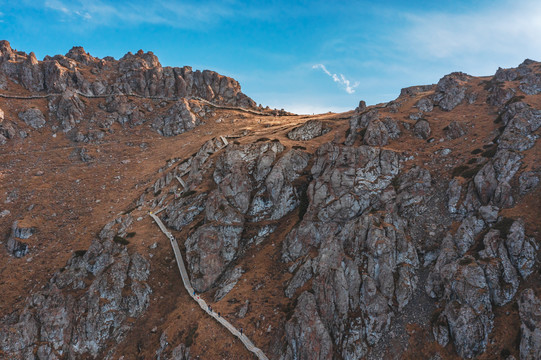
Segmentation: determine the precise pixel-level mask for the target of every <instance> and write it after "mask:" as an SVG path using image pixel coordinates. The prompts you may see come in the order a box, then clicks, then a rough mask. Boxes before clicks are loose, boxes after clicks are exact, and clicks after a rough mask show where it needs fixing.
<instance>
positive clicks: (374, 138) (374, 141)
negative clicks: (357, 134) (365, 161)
mask: <svg viewBox="0 0 541 360" xmlns="http://www.w3.org/2000/svg"><path fill="white" fill-rule="evenodd" d="M363 143H364V144H366V145H370V146H384V145H387V144H388V143H389V132H388V130H387V127H386V126H385V124H384V123H383V122H381V121H379V120H375V121H371V122H370V123H369V124H368V127H367V128H366V132H365V134H364V137H363Z"/></svg>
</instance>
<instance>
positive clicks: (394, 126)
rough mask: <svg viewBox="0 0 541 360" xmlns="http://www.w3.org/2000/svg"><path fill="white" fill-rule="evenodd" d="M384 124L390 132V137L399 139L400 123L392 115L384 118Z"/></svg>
mask: <svg viewBox="0 0 541 360" xmlns="http://www.w3.org/2000/svg"><path fill="white" fill-rule="evenodd" d="M383 124H385V127H386V128H387V133H388V134H389V138H390V139H393V140H394V139H398V138H399V137H400V129H399V128H398V123H397V122H396V120H394V119H393V118H391V117H388V116H386V117H385V119H383Z"/></svg>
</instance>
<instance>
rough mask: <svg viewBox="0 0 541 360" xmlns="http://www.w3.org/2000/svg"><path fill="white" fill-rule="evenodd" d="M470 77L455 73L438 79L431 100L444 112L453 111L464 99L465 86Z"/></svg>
mask: <svg viewBox="0 0 541 360" xmlns="http://www.w3.org/2000/svg"><path fill="white" fill-rule="evenodd" d="M470 78H471V77H470V76H469V75H467V74H464V73H461V72H455V73H452V74H449V75H446V76H444V77H443V78H441V79H440V81H439V82H438V84H437V86H436V90H435V92H434V96H433V100H434V102H435V103H437V104H438V106H439V107H440V108H441V109H442V110H444V111H451V110H453V109H454V108H455V107H456V106H457V105H458V104H460V103H461V102H462V100H464V98H465V97H466V90H467V86H466V85H465V84H466V82H467V81H468V79H470Z"/></svg>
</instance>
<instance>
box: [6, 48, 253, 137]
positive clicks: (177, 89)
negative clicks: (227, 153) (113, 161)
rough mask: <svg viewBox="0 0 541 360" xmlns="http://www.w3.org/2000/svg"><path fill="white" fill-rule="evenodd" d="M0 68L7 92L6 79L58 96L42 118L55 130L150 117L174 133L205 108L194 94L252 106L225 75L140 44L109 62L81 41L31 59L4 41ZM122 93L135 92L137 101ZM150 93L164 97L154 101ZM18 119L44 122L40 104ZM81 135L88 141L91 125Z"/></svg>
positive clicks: (159, 127) (154, 123)
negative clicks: (165, 62)
mask: <svg viewBox="0 0 541 360" xmlns="http://www.w3.org/2000/svg"><path fill="white" fill-rule="evenodd" d="M0 72H1V73H2V75H3V76H4V79H5V80H4V82H3V87H2V89H3V90H10V88H11V85H10V84H11V83H12V84H15V85H20V86H22V87H23V88H24V89H26V90H28V91H29V92H32V93H34V92H40V93H43V92H44V93H45V94H60V95H61V96H55V97H50V98H49V103H48V108H49V116H48V122H49V123H50V124H51V126H52V129H53V131H56V129H57V128H59V129H61V130H62V131H63V132H66V133H67V132H70V131H73V132H74V133H78V132H80V130H79V127H83V128H85V127H88V126H82V124H81V122H89V119H90V123H93V122H94V121H93V119H96V120H97V121H98V124H97V125H98V127H99V128H101V129H109V128H110V127H111V125H112V124H113V123H114V122H118V123H120V124H121V125H123V126H139V125H141V124H143V123H145V122H147V121H150V123H151V124H152V127H153V128H154V129H156V131H157V132H158V133H160V134H161V135H163V136H173V135H177V134H180V133H183V132H185V131H188V130H191V129H193V128H194V127H195V126H197V125H199V124H200V122H201V120H202V119H204V118H205V117H206V116H207V114H208V113H210V112H211V110H210V109H209V108H208V106H207V105H205V104H203V105H202V106H200V105H199V104H198V103H197V101H188V100H187V99H192V98H198V99H199V98H201V99H203V100H206V101H210V102H213V103H215V104H218V105H227V106H236V107H244V108H254V107H255V106H256V104H255V102H254V101H253V100H252V99H250V98H249V97H247V96H246V95H244V94H243V93H242V92H241V89H240V85H239V83H238V82H237V81H235V80H234V79H232V78H228V77H225V76H222V75H219V74H218V73H216V72H213V71H209V70H205V71H202V72H201V71H199V70H197V71H192V68H191V67H189V66H185V67H183V68H171V67H162V66H161V64H160V62H159V61H158V58H157V57H156V56H155V55H154V54H153V53H152V52H147V53H144V52H143V51H142V50H140V51H138V52H137V53H136V54H132V53H128V54H126V55H125V56H124V57H122V58H121V59H119V60H115V59H113V58H111V57H107V58H105V59H99V58H95V57H93V56H91V55H89V54H88V53H86V52H85V50H84V49H83V48H82V47H74V48H72V49H71V50H70V51H69V52H68V53H67V54H66V55H65V56H63V55H55V56H54V57H49V56H47V57H45V58H44V59H43V61H38V60H37V59H36V56H35V55H34V53H30V54H25V53H24V52H21V51H16V50H13V49H12V48H11V46H10V44H9V43H8V42H7V41H5V40H4V41H1V42H0ZM10 95H11V96H16V95H20V96H25V95H26V94H10ZM124 95H134V96H136V98H135V99H136V100H137V101H134V100H133V99H128V98H126V96H124ZM43 96H46V95H43ZM43 96H42V97H43ZM38 97H39V96H38ZM81 97H87V98H93V97H98V98H99V97H101V98H106V99H105V104H103V103H101V104H99V106H100V108H101V109H102V110H104V111H105V113H92V112H91V111H89V109H86V107H87V106H86V105H85V103H84V102H82V101H81ZM141 98H142V99H141ZM145 98H146V99H145ZM151 99H155V100H160V99H162V100H168V102H166V103H158V104H156V103H153V102H152V100H151ZM155 106H158V107H159V108H163V107H164V106H166V107H167V111H164V112H161V111H160V113H161V114H158V112H156V114H154V110H155V108H154V107H155ZM19 118H20V119H21V120H22V121H24V123H26V124H27V125H28V126H30V127H31V128H33V129H39V128H41V127H43V126H45V124H46V116H45V115H44V114H42V112H41V111H40V110H39V109H24V111H21V112H20V113H19ZM2 122H3V121H0V123H2ZM93 128H94V127H92V126H91V129H89V130H93ZM0 136H1V137H0V144H1V143H5V142H6V140H7V139H10V138H13V136H14V130H12V128H11V126H10V125H9V123H7V124H5V125H4V124H2V128H0ZM82 137H83V138H85V139H86V141H87V142H88V141H92V140H93V136H92V131H88V134H87V135H84V134H83V135H82Z"/></svg>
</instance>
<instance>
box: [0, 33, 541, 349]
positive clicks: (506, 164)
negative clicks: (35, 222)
mask: <svg viewBox="0 0 541 360" xmlns="http://www.w3.org/2000/svg"><path fill="white" fill-rule="evenodd" d="M0 59H1V60H0V74H2V75H0V80H1V81H0V86H1V87H2V89H3V90H6V89H7V90H8V91H10V89H13V88H17V89H25V90H26V91H27V92H28V94H32V93H36V92H40V93H41V94H44V95H46V94H51V93H61V95H60V96H56V95H55V96H54V97H48V98H45V99H43V98H42V99H41V100H40V101H41V103H39V106H36V107H34V106H32V104H28V106H26V104H25V107H21V106H20V105H19V104H18V103H17V104H15V105H13V104H9V106H6V105H4V104H0V105H1V107H2V109H3V110H6V112H5V114H4V112H2V111H1V110H0V144H3V145H4V146H7V147H9V143H10V140H12V139H17V138H18V137H19V138H24V137H25V136H32V131H35V132H36V133H40V134H41V133H43V132H46V131H48V129H49V128H50V129H51V130H52V131H53V132H54V133H55V134H56V132H57V131H63V132H65V133H66V136H67V138H68V139H69V141H71V144H72V145H73V144H74V145H73V146H72V148H70V149H69V150H70V151H71V155H70V156H69V157H70V159H71V161H73V162H77V163H79V164H80V163H81V162H83V163H85V166H96V168H98V167H99V164H96V163H97V161H95V160H96V159H99V153H98V152H97V150H96V151H95V152H94V149H92V147H91V145H92V144H88V145H86V143H93V142H100V141H102V140H103V139H104V137H105V136H114V135H112V134H114V132H115V131H116V129H118V128H119V127H121V128H122V129H124V130H130V128H132V127H139V126H141V125H143V124H145V126H144V127H143V128H148V129H150V130H149V132H150V131H153V132H157V133H159V134H160V135H162V136H175V135H178V134H181V133H185V132H189V131H192V130H194V129H195V128H196V127H200V128H201V127H204V126H206V127H204V128H203V129H204V131H201V132H198V131H197V130H196V132H197V135H194V137H193V138H189V139H190V141H186V142H185V143H182V144H181V143H175V144H176V146H177V147H182V149H180V150H179V149H178V148H176V149H170V148H168V147H167V146H163V147H161V148H159V151H160V152H159V153H158V154H159V156H154V157H152V158H151V159H152V160H149V161H155V159H157V158H159V159H166V158H168V157H169V159H170V160H168V161H167V163H166V165H165V166H163V167H162V168H160V169H159V170H158V171H157V172H156V173H152V174H145V176H148V177H147V178H144V180H143V177H141V180H140V181H139V182H138V183H137V185H135V189H136V190H133V191H135V192H136V194H135V195H134V202H133V207H132V208H130V209H129V210H128V209H125V210H126V211H125V215H123V216H122V217H121V218H119V219H118V220H115V221H113V222H111V223H109V224H108V225H107V226H106V227H105V228H104V229H103V231H102V232H101V233H100V234H99V236H98V238H97V239H95V240H94V241H93V242H92V245H91V246H90V248H89V249H88V250H87V251H78V252H76V253H75V254H74V255H73V256H72V257H71V258H70V260H69V261H68V263H67V265H66V266H65V267H64V268H63V269H62V270H60V271H58V272H56V273H55V275H54V276H53V277H52V279H51V281H50V282H49V283H48V284H47V285H46V286H45V287H44V288H43V289H41V290H39V291H37V292H35V293H33V294H31V296H29V297H28V299H27V302H26V306H25V307H24V309H22V310H21V311H17V312H14V313H13V314H11V315H8V316H6V317H5V318H4V319H3V321H2V326H0V350H1V352H0V355H1V356H3V355H6V356H11V357H13V358H27V357H29V356H34V357H37V358H38V359H54V358H55V357H56V358H62V357H68V358H77V357H92V358H98V357H99V358H107V357H108V356H113V355H114V354H115V353H114V352H115V350H114V348H115V347H116V346H121V345H122V344H124V345H125V346H126V348H127V347H128V345H126V344H129V346H131V347H132V348H134V347H136V348H137V353H138V354H139V353H141V351H143V350H142V348H143V345H141V343H137V344H132V343H130V339H126V334H128V333H129V332H130V331H133V330H130V329H131V327H132V326H133V324H142V325H141V327H142V328H143V327H145V326H147V327H148V326H149V323H150V322H151V321H156V319H154V318H152V317H151V316H149V317H148V318H146V320H145V321H148V322H142V320H141V318H142V317H143V316H142V315H143V314H144V313H145V311H146V309H147V307H148V306H149V304H150V303H151V299H150V293H151V289H150V286H149V276H150V271H151V270H152V271H159V274H160V276H161V278H159V281H157V284H156V285H154V284H152V285H153V288H152V291H155V292H156V294H157V295H159V296H156V298H154V297H153V299H152V302H155V303H156V304H158V305H157V306H156V308H157V309H158V308H159V309H158V310H156V311H157V313H158V312H160V311H163V312H161V313H160V314H159V316H158V315H156V317H160V320H159V324H158V325H159V326H160V331H159V332H158V330H157V329H154V327H153V326H151V327H150V328H149V329H146V328H144V329H143V330H141V333H144V334H145V336H146V334H148V333H149V332H150V333H152V334H154V333H155V334H156V337H155V339H154V342H155V343H153V344H152V346H150V348H151V356H155V357H157V358H169V357H171V358H178V359H183V358H189V357H190V356H194V357H197V356H202V354H205V351H207V350H208V349H207V344H208V343H204V344H205V345H203V346H202V347H200V348H197V344H195V345H194V341H195V340H194V339H195V338H196V336H195V332H196V331H197V327H196V326H192V325H188V324H186V323H184V318H183V317H189V316H192V315H189V313H190V312H192V313H195V311H193V309H188V310H185V309H181V310H178V309H179V308H182V307H184V306H185V305H186V304H184V303H182V301H181V300H179V299H181V298H180V297H179V298H176V297H173V296H170V295H171V294H169V293H166V291H170V289H171V288H163V286H162V285H163V284H162V281H163V282H164V283H165V282H172V281H173V280H171V279H167V278H166V277H165V276H164V275H163V274H165V273H167V270H166V269H169V268H171V266H172V264H171V259H170V258H166V257H164V254H166V253H167V252H166V251H168V250H165V249H164V250H163V251H162V252H161V253H160V252H155V251H154V250H155V249H156V248H157V247H158V245H157V242H154V241H155V240H154V239H153V240H152V241H153V242H154V243H153V245H151V246H150V247H149V246H148V245H144V247H142V246H141V245H142V244H136V245H135V244H132V245H130V247H126V246H125V245H122V243H123V242H125V239H124V236H125V235H126V232H127V229H128V228H129V227H130V226H133V224H132V217H131V215H128V214H129V213H131V212H137V213H138V215H135V216H134V217H135V218H137V216H140V217H139V218H137V221H136V223H138V225H137V226H140V227H141V228H145V226H148V224H145V219H144V215H145V213H146V212H148V211H157V210H158V209H161V210H162V212H160V213H159V215H160V216H161V217H162V219H163V221H164V223H165V224H166V225H167V226H168V227H169V228H170V229H171V231H172V232H173V233H174V235H175V236H176V237H177V239H178V240H179V244H180V248H181V251H182V253H183V255H185V257H186V262H187V267H188V271H189V275H190V278H191V282H192V284H193V287H194V289H195V290H196V291H197V293H198V294H200V295H201V296H203V297H205V299H214V302H215V304H216V305H217V306H222V309H224V308H225V309H227V310H228V313H227V314H226V313H224V315H227V316H230V317H233V319H232V323H235V326H239V327H241V326H245V327H246V328H245V329H250V331H251V333H250V336H251V338H252V335H254V337H253V338H254V339H256V340H255V341H256V342H260V343H261V345H260V344H258V346H260V347H261V348H262V349H263V350H264V351H265V353H266V354H268V355H269V357H270V358H274V359H281V360H289V359H360V358H369V359H370V358H377V357H389V356H390V354H391V352H394V351H396V349H401V350H403V352H404V353H403V354H400V355H398V356H399V357H400V356H404V357H409V358H412V357H415V356H417V357H427V358H433V359H437V358H446V357H451V358H454V357H456V356H457V355H458V356H460V357H462V358H481V359H487V358H491V357H494V356H500V355H501V356H504V355H505V356H507V355H512V356H515V358H518V357H520V358H521V359H533V358H536V356H537V354H538V353H539V351H540V350H539V349H540V342H539V331H540V329H541V325H540V322H539V310H538V308H539V291H538V288H539V284H540V281H541V280H540V276H541V275H540V272H539V250H540V246H539V244H540V240H539V231H540V230H541V226H540V224H539V221H538V220H537V219H536V216H535V214H534V216H532V214H531V212H535V211H537V210H538V209H539V202H538V199H539V191H540V190H539V183H540V178H541V169H540V167H539V165H538V164H537V159H538V158H539V156H538V155H539V142H538V138H539V136H541V133H540V128H541V108H540V107H541V105H540V104H541V103H540V100H539V96H538V95H539V94H540V93H541V85H540V83H541V80H540V79H541V71H540V69H541V65H540V64H539V63H536V62H532V61H528V60H527V61H525V62H524V63H523V64H521V65H520V66H519V67H518V68H516V69H499V70H498V71H497V72H496V74H495V75H494V76H493V77H490V78H489V77H486V78H475V77H473V76H470V75H467V74H463V73H452V74H450V75H447V76H444V77H443V78H442V79H441V80H440V81H439V82H438V84H436V85H428V86H415V87H410V88H406V89H403V90H402V91H401V95H400V96H399V97H398V98H397V99H396V100H394V101H391V102H389V103H387V104H383V105H380V106H368V107H367V106H366V104H363V103H362V102H361V103H360V104H359V107H358V108H357V109H356V111H355V112H354V113H353V114H352V115H351V114H350V115H348V116H351V117H350V118H349V119H348V120H347V121H341V119H340V118H339V117H338V116H337V117H335V118H325V120H323V121H322V120H321V118H319V119H318V118H316V119H308V120H298V118H293V117H291V118H290V119H286V121H285V122H283V123H281V124H280V126H276V125H277V124H276V123H277V122H278V121H279V120H277V119H274V120H272V122H271V121H269V122H268V123H266V124H262V125H260V126H259V125H258V124H259V123H260V122H261V119H255V118H253V117H250V116H249V115H248V116H247V117H246V118H244V119H241V118H240V117H236V116H230V113H229V112H228V111H226V110H223V109H222V110H218V109H216V108H213V109H211V108H210V107H209V106H208V104H205V102H202V101H200V100H197V99H194V98H195V97H200V98H202V99H205V100H209V101H213V102H216V103H218V104H223V105H232V106H245V107H253V106H254V104H253V102H252V101H251V100H250V99H249V98H247V97H246V96H245V95H243V94H242V93H241V92H240V87H239V86H238V84H237V83H236V82H235V81H234V80H232V79H229V78H225V77H222V76H220V75H218V74H216V73H213V72H202V73H201V72H192V71H191V69H189V68H167V67H165V68H164V67H161V65H160V63H159V62H158V59H157V58H156V57H155V56H154V55H153V54H152V53H143V52H139V53H137V54H127V55H126V56H125V57H123V58H122V59H120V60H118V61H117V60H114V59H111V58H105V59H97V58H94V57H92V56H90V55H89V54H87V53H86V52H85V51H84V50H83V49H82V48H74V49H72V50H71V51H70V52H69V53H68V54H66V56H55V57H52V58H49V57H48V58H45V59H44V61H42V62H39V61H37V59H36V58H35V56H34V55H33V54H29V55H27V54H24V53H21V52H16V51H14V50H12V49H11V48H10V47H9V44H7V43H6V42H3V43H1V44H0ZM3 78H5V80H2V79H3ZM14 84H15V85H17V84H18V85H19V87H14ZM125 94H132V95H133V94H135V95H137V96H141V97H147V99H141V98H139V97H134V98H130V97H127V96H124V95H125ZM92 96H103V98H102V97H100V98H92ZM150 97H159V98H174V100H163V99H160V100H157V99H154V100H153V99H149V98H150ZM465 114H466V115H465ZM329 116H330V115H329ZM341 116H343V115H341ZM342 119H343V118H342ZM256 120H257V121H256ZM241 121H243V122H242V123H243V124H245V126H243V128H237V125H238V124H239V123H241ZM226 122H227V125H228V126H229V127H226V126H225V125H224V124H225V123H226ZM209 123H210V124H209ZM218 124H221V125H220V126H222V125H224V126H223V127H221V128H220V129H221V130H220V131H221V132H219V133H217V132H216V133H215V132H213V126H218ZM348 125H349V127H348ZM139 129H140V128H139ZM223 129H226V130H225V131H222V130H223ZM346 129H347V130H346ZM227 132H228V133H227ZM328 132H329V133H330V134H329V135H333V136H329V135H327V136H322V135H324V134H326V133H328ZM154 135H155V133H154ZM264 135H266V136H268V137H265V136H264ZM271 138H272V139H273V140H271ZM329 138H332V139H333V140H332V141H331V142H328V143H327V142H326V141H327V140H326V139H329ZM178 139H181V138H177V140H178ZM129 140H130V142H131V140H132V139H129ZM171 140H174V139H168V141H171ZM152 145H153V146H158V145H156V143H153V144H152ZM118 146H119V147H120V146H121V145H118ZM130 146H133V145H130ZM140 146H141V148H146V146H148V144H146V143H144V144H141V145H140ZM184 147H186V149H184ZM307 148H310V149H307ZM314 149H315V150H314ZM157 151H158V150H157ZM167 151H169V152H167ZM162 152H163V153H162ZM189 154H192V155H189ZM139 161H141V162H143V165H141V168H145V167H143V166H145V165H147V164H148V163H144V159H137V163H139ZM129 163H130V160H127V162H122V164H123V165H127V164H129ZM131 164H132V165H134V166H137V165H135V161H133V162H132V163H131ZM130 166H131V165H130ZM156 167H157V166H156ZM142 184H145V185H144V187H146V189H145V188H144V187H139V185H141V186H142ZM102 189H103V188H102ZM12 193H13V192H8V191H6V196H7V197H9V199H8V198H6V199H7V200H9V201H12V200H11V199H16V197H17V196H16V193H13V194H15V195H13V196H11V194H12ZM135 199H137V200H135ZM536 200H537V201H536ZM9 201H6V202H5V203H6V204H9ZM13 201H15V200H13ZM93 201H94V200H93ZM10 209H11V210H13V208H10ZM8 214H9V213H8ZM18 218H19V217H14V219H18ZM5 221H8V220H7V218H6V220H5ZM9 221H10V223H9V224H8V225H7V228H9V226H10V225H11V224H13V226H12V230H11V232H8V233H7V235H8V236H7V237H6V239H7V241H6V243H5V246H6V249H7V250H8V253H9V254H10V255H9V256H10V257H9V259H10V261H11V260H13V261H21V259H17V258H16V257H20V256H25V255H27V256H26V259H29V258H30V257H31V256H32V255H33V249H34V247H32V246H29V245H28V244H30V245H32V243H31V241H35V239H36V236H33V237H32V238H28V237H29V236H30V235H32V233H33V232H34V229H33V228H30V227H20V226H19V225H18V223H17V222H15V223H13V219H10V220H9ZM37 234H38V235H39V230H38V233H37ZM146 234H147V235H148V233H146ZM160 246H161V245H160ZM141 248H143V249H149V253H150V254H149V255H148V256H146V255H145V254H143V253H141V252H140V251H141V250H140V249H141ZM128 249H129V250H128ZM158 249H160V248H159V247H158ZM28 251H30V252H29V253H28ZM145 251H146V250H145ZM259 253H262V254H263V255H262V256H261V257H259V258H258V257H257V256H258V255H259ZM154 254H159V256H161V258H158V257H159V256H155V257H154V258H153V256H154ZM151 259H152V260H151ZM256 259H257V260H256ZM22 261H25V260H22ZM28 261H29V263H31V261H30V260H28ZM150 261H154V262H152V264H153V267H154V264H157V267H158V269H154V268H152V269H151V268H150ZM263 262H265V266H267V268H268V269H271V270H270V271H269V272H265V271H263V270H261V269H260V268H259V267H260V266H263V264H262V263H263ZM164 269H165V270H164ZM254 274H257V275H254ZM261 274H262V275H261ZM250 276H251V277H250ZM265 287H268V288H270V290H269V289H267V290H265V289H264V288H265ZM259 291H261V292H263V291H266V292H265V293H264V294H266V295H265V296H267V298H264V299H261V298H260V297H261V295H260V294H261V292H259ZM536 294H537V295H536ZM168 296H169V297H168ZM175 296H176V295H175ZM167 297H168V300H167V301H169V303H168V304H169V306H170V307H169V308H167V306H163V309H168V310H162V306H160V305H161V304H162V303H161V301H165V300H162V299H163V298H167ZM208 301H210V300H208ZM209 303H210V302H209ZM171 304H174V306H173V305H171ZM215 304H213V306H214V305H215ZM267 304H268V305H267ZM165 311H170V314H168V313H166V312H165ZM265 311H266V312H265ZM504 314H505V315H504ZM499 317H500V318H499ZM175 319H177V320H179V321H177V320H175ZM270 319H272V321H271V320H270ZM507 320H509V321H507ZM502 323H505V324H503V325H502ZM507 323H509V324H515V328H513V329H508V328H505V329H503V330H502V327H505V326H507ZM517 324H521V330H520V332H519V329H518V326H519V325H517ZM152 325H153V324H152ZM158 325H156V327H157V326H158ZM175 326H177V327H176V328H175ZM182 326H183V327H182ZM509 326H513V325H509ZM408 327H409V328H408ZM411 327H415V331H411ZM150 329H152V330H150ZM194 329H195V330H194ZM205 331H206V332H205ZM209 331H210V330H203V331H202V334H206V335H207V336H208V333H209ZM160 334H161V335H160ZM509 334H511V335H509ZM515 335H516V336H515ZM137 336H141V335H140V334H138V335H137ZM506 336H514V337H515V338H517V339H518V338H519V337H520V344H519V342H518V340H517V343H516V344H515V345H513V346H514V348H511V347H509V346H511V345H509V342H508V341H504V340H505V337H506ZM158 337H159V339H158ZM201 337H202V336H201ZM200 341H203V340H200ZM498 341H501V342H502V344H498ZM195 342H197V341H195ZM215 343H216V344H218V345H216V344H214V345H212V346H221V345H223V344H224V343H227V341H225V340H224V341H215ZM503 343H505V345H504V344H503ZM423 344H425V345H426V347H425V346H424V345H423ZM230 345H231V344H230V343H227V345H224V348H225V347H226V346H230ZM504 346H506V347H504ZM202 349H205V350H202ZM415 351H419V353H418V354H416V353H412V352H415ZM408 352H409V353H408ZM220 354H221V353H220ZM227 354H229V355H230V353H227ZM116 355H118V353H116ZM147 355H148V354H147ZM391 355H392V356H396V353H393V354H391ZM141 356H142V355H141ZM148 356H150V355H148ZM220 356H226V355H223V354H221V355H220ZM239 356H241V355H239Z"/></svg>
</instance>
